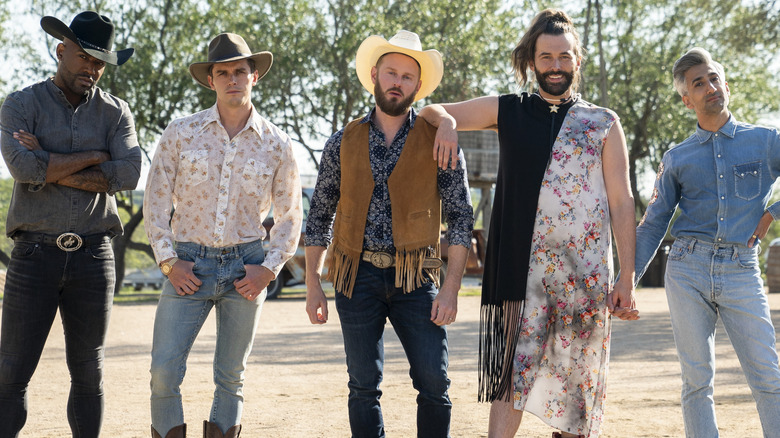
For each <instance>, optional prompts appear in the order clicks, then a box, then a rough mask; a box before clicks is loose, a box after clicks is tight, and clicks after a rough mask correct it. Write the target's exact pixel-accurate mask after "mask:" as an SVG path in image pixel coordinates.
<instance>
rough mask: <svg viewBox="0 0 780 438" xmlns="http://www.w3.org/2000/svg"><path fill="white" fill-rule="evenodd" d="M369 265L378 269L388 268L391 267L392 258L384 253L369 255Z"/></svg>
mask: <svg viewBox="0 0 780 438" xmlns="http://www.w3.org/2000/svg"><path fill="white" fill-rule="evenodd" d="M371 264H372V265H374V266H376V267H377V268H380V269H384V268H389V267H390V266H392V265H393V256H392V255H391V254H388V253H386V252H375V253H373V254H371Z"/></svg>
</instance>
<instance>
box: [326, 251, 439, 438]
mask: <svg viewBox="0 0 780 438" xmlns="http://www.w3.org/2000/svg"><path fill="white" fill-rule="evenodd" d="M437 293H438V291H437V290H436V287H435V286H434V285H433V283H427V284H425V285H423V286H422V287H420V288H418V289H416V290H414V291H412V292H410V293H407V294H404V293H403V291H402V290H401V289H400V288H396V287H395V268H387V269H380V268H377V267H375V266H373V265H372V264H371V263H368V262H363V261H361V262H360V267H359V268H358V273H357V278H356V282H355V288H354V290H353V293H352V298H347V297H345V296H344V295H343V294H341V293H337V294H336V309H337V310H338V313H339V319H340V320H341V332H342V334H343V336H344V350H345V352H346V356H347V372H348V373H349V385H348V386H349V399H348V409H349V425H350V427H351V429H352V436H353V437H355V438H370V437H384V436H385V430H384V423H383V420H382V408H381V407H380V405H379V398H380V397H381V396H382V391H381V390H380V389H379V384H380V382H381V381H382V369H383V365H384V341H383V332H384V329H385V322H386V320H387V319H390V322H391V323H392V325H393V329H394V330H395V333H396V334H397V335H398V338H399V339H400V340H401V344H402V346H403V348H404V351H405V352H406V357H407V359H408V360H409V366H410V371H409V375H410V377H411V378H412V385H413V386H414V388H415V389H416V390H417V391H418V395H417V436H418V437H425V438H438V437H448V436H449V431H450V416H451V411H452V403H451V402H450V399H449V396H448V395H447V390H448V389H449V386H450V379H449V378H447V365H448V362H449V361H448V356H447V354H448V350H447V330H446V329H445V328H444V327H439V326H437V325H436V324H434V323H433V322H431V306H432V305H433V299H434V298H436V294H437Z"/></svg>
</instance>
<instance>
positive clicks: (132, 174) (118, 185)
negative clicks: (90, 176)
mask: <svg viewBox="0 0 780 438" xmlns="http://www.w3.org/2000/svg"><path fill="white" fill-rule="evenodd" d="M121 109H122V111H121V115H120V117H119V120H118V122H117V124H116V128H115V129H114V130H113V132H112V135H111V136H110V138H109V139H108V150H109V153H110V154H111V160H110V161H106V162H104V163H101V164H100V170H101V171H102V172H103V174H104V175H105V176H106V179H108V184H109V191H108V194H109V195H113V194H114V193H116V192H118V191H120V190H133V189H135V188H136V186H137V185H138V179H139V178H140V177H141V147H140V146H139V145H138V136H137V135H136V132H135V122H134V120H133V115H132V113H131V112H130V109H129V107H128V106H127V104H126V103H125V102H122V103H121Z"/></svg>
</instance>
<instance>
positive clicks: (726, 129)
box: [696, 113, 737, 143]
mask: <svg viewBox="0 0 780 438" xmlns="http://www.w3.org/2000/svg"><path fill="white" fill-rule="evenodd" d="M717 132H720V133H721V134H723V135H725V136H726V137H728V138H734V135H735V134H736V133H737V123H736V122H735V121H734V115H733V114H730V113H729V119H728V120H727V121H726V123H724V124H723V126H721V127H720V129H718V131H717ZM712 134H714V132H712V131H707V130H706V129H702V127H701V126H699V124H698V123H696V137H698V139H699V143H706V142H707V141H708V140H709V139H710V137H712Z"/></svg>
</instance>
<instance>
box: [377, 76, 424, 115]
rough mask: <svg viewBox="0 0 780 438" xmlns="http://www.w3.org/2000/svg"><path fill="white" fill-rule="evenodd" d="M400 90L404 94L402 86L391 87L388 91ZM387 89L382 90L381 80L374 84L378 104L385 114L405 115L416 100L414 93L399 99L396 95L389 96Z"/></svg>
mask: <svg viewBox="0 0 780 438" xmlns="http://www.w3.org/2000/svg"><path fill="white" fill-rule="evenodd" d="M391 90H393V91H398V92H399V93H401V94H402V95H403V91H401V89H400V88H389V89H388V90H387V91H391ZM385 93H386V92H385V91H382V87H381V86H380V85H379V81H376V83H375V84H374V98H375V99H376V106H378V107H379V109H381V110H382V112H384V113H385V114H387V115H388V116H392V117H398V116H400V115H403V114H404V113H406V112H407V111H409V108H410V107H411V106H412V103H413V102H414V94H412V95H411V96H408V97H406V98H404V99H402V100H398V99H397V98H395V97H391V98H388V97H387V96H386V95H385Z"/></svg>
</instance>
